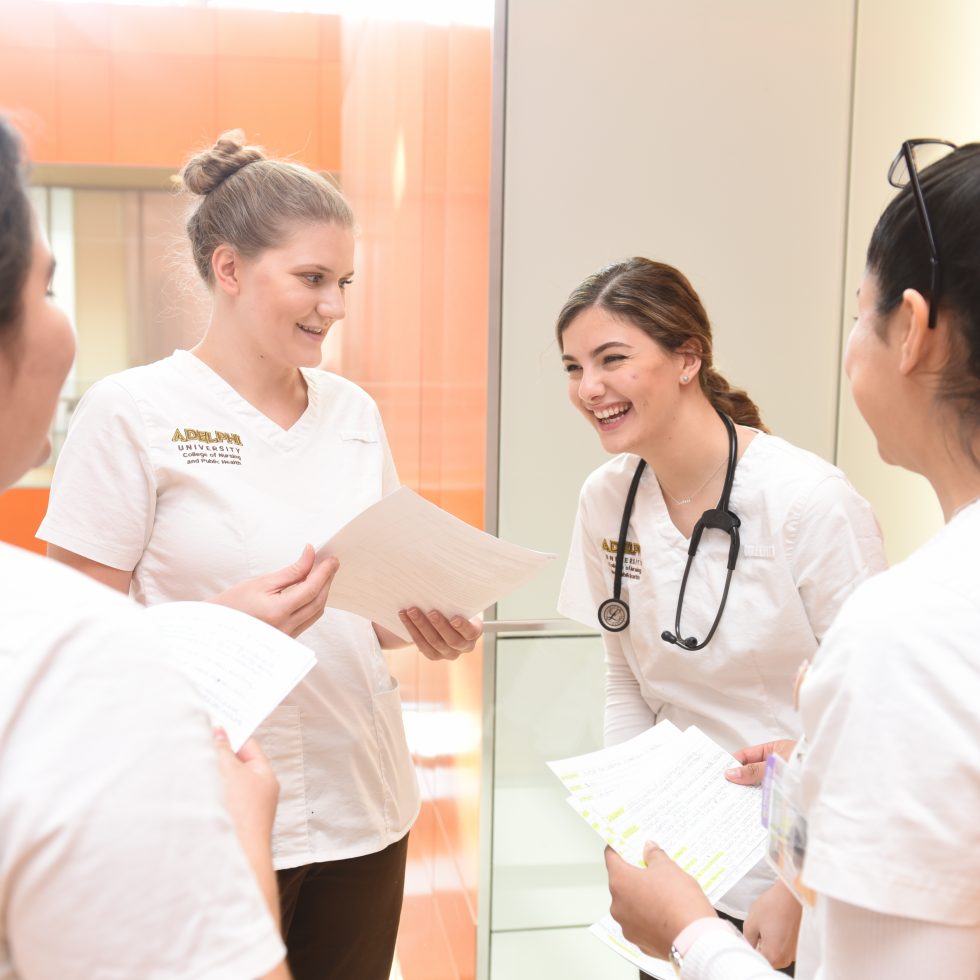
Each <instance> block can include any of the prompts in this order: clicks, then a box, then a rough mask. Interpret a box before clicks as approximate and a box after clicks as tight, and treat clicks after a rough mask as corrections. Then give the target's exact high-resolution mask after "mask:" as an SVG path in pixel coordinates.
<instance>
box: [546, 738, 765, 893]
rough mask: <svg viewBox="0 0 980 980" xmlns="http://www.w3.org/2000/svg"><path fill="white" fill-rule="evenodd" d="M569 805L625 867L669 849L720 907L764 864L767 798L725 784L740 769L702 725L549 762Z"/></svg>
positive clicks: (752, 789)
mask: <svg viewBox="0 0 980 980" xmlns="http://www.w3.org/2000/svg"><path fill="white" fill-rule="evenodd" d="M548 765H549V766H550V767H551V769H552V771H553V772H554V773H555V775H556V776H558V778H559V779H560V780H561V781H562V783H563V784H564V785H565V789H566V790H567V791H568V792H569V793H570V794H571V795H570V796H569V797H568V803H569V805H570V806H571V807H572V808H573V809H574V810H575V812H576V813H578V814H579V816H580V817H582V819H583V820H585V821H586V823H588V824H589V826H591V827H592V828H593V830H595V831H596V833H597V834H599V836H600V837H602V839H603V840H604V841H605V842H606V843H607V844H608V845H609V846H610V847H612V848H613V849H614V850H615V851H616V852H617V853H618V854H620V855H621V856H622V857H623V859H624V860H626V861H629V862H630V863H631V864H635V865H637V866H642V865H643V845H644V844H645V843H646V842H647V841H648V840H649V841H654V842H655V843H656V844H657V845H658V846H660V847H661V848H663V850H664V851H666V852H667V854H669V855H670V857H671V858H672V859H673V860H674V861H676V862H677V864H679V865H680V866H681V867H682V868H683V869H684V870H685V871H687V872H688V873H689V874H690V875H692V876H693V877H694V878H695V879H696V880H697V882H698V884H700V885H701V887H702V888H703V889H704V892H705V894H706V895H707V896H708V898H709V900H710V901H712V902H716V901H717V900H718V899H720V898H721V897H722V895H724V894H725V893H726V892H727V891H728V890H729V889H730V888H731V887H732V886H733V885H734V884H735V883H736V882H737V881H738V880H739V879H740V878H742V877H743V876H744V875H746V874H747V873H748V872H749V871H750V870H751V869H752V868H753V867H754V866H755V865H756V864H757V863H758V862H759V860H760V859H761V858H762V857H763V855H764V853H765V846H766V832H765V829H764V828H763V826H762V822H761V819H760V814H761V803H762V800H761V790H760V787H758V786H739V785H737V784H735V783H730V782H728V780H726V779H725V777H724V772H725V770H726V769H729V768H731V767H732V766H736V765H738V763H737V762H736V760H735V759H734V758H733V757H732V756H730V755H729V754H728V753H727V752H726V751H725V750H724V749H722V748H720V747H719V746H718V745H716V744H715V743H714V742H712V741H711V739H710V738H708V736H707V735H705V734H704V733H703V732H702V731H701V730H700V729H698V728H696V727H695V726H694V725H692V726H690V727H689V728H688V729H687V730H686V731H684V732H680V731H679V730H678V729H677V728H676V727H675V726H674V725H672V724H671V723H670V722H667V721H664V722H661V723H660V724H659V725H655V726H654V727H653V728H650V729H648V730H647V731H645V732H643V733H641V734H640V735H637V736H636V737H635V738H632V739H630V740H629V741H628V742H622V743H621V744H619V745H615V746H612V747H611V748H609V749H603V750H602V751H599V752H591V753H589V754H588V755H582V756H576V757H574V758H570V759H561V760H558V761H556V762H549V763H548Z"/></svg>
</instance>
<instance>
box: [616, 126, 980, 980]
mask: <svg viewBox="0 0 980 980" xmlns="http://www.w3.org/2000/svg"><path fill="white" fill-rule="evenodd" d="M918 142H919V141H912V142H910V143H908V144H905V145H904V146H903V148H902V152H901V154H900V158H901V159H903V160H905V161H907V163H908V164H910V165H911V166H908V167H905V168H904V169H905V170H906V171H907V179H908V185H907V186H905V188H904V189H903V190H902V191H901V192H900V193H899V194H898V195H896V197H895V198H894V200H893V201H892V202H891V203H890V204H889V206H888V207H887V208H886V210H885V212H884V214H883V215H882V217H881V219H880V220H879V222H878V224H877V226H876V228H875V230H874V233H873V235H872V237H871V242H870V244H869V246H868V253H867V265H866V270H865V276H864V281H863V283H862V285H861V289H860V293H859V300H858V319H857V322H856V324H855V326H854V329H853V330H852V332H851V337H850V340H849V342H848V346H847V352H846V355H845V362H844V363H845V368H846V371H847V374H848V377H849V379H850V383H851V389H852V392H853V394H854V399H855V401H856V402H857V405H858V408H859V409H860V411H861V414H862V415H863V416H864V419H865V421H866V422H867V423H868V425H869V426H870V427H871V429H872V431H873V432H874V435H875V437H876V438H877V441H878V451H879V453H880V454H881V457H882V459H884V460H885V461H886V462H889V463H894V464H896V465H900V466H903V467H904V468H905V469H908V470H911V471H913V472H916V473H921V474H922V475H923V476H925V477H926V479H927V480H929V482H930V483H931V484H932V487H933V489H934V491H935V493H936V496H937V498H938V500H939V503H940V505H941V507H942V510H943V514H944V516H945V519H946V526H945V527H944V528H943V529H942V530H941V531H940V532H939V533H938V534H936V535H935V536H934V537H933V538H932V540H930V541H929V542H927V543H926V544H925V545H924V546H923V547H921V548H920V549H919V550H918V551H917V552H915V553H914V554H913V555H912V556H911V557H909V558H908V559H906V560H905V561H904V562H902V563H901V564H899V565H897V566H895V567H894V568H892V569H891V570H890V571H888V572H886V573H884V574H882V575H879V576H877V577H876V578H874V579H873V580H871V581H869V582H867V583H865V584H864V585H863V586H861V588H859V589H858V590H857V592H855V594H854V595H853V596H852V597H851V598H850V599H849V600H848V601H847V603H846V604H845V605H844V607H843V609H842V610H841V612H840V614H839V616H838V617H837V619H836V620H835V622H834V624H833V626H832V627H831V629H830V630H829V631H828V633H827V635H826V637H825V638H824V641H823V643H822V644H821V647H820V651H819V653H818V654H817V656H816V658H815V660H814V662H813V664H812V665H811V667H810V669H809V670H808V672H807V674H806V676H805V678H804V680H803V683H802V685H801V690H800V715H801V720H802V725H803V739H802V741H801V742H800V744H799V746H798V747H797V749H796V750H795V753H794V754H793V756H792V758H791V762H790V764H789V767H788V769H787V770H786V772H785V773H784V774H783V775H782V776H781V777H780V781H778V782H777V788H779V787H780V786H782V785H790V784H792V783H794V782H795V783H797V784H798V787H799V806H800V810H801V818H800V820H798V821H797V822H796V824H795V826H796V839H797V841H798V844H799V846H800V849H801V850H803V851H804V853H805V856H804V857H803V863H802V875H801V884H802V886H803V897H804V900H805V904H806V905H807V908H806V914H805V918H804V927H803V930H802V934H801V941H800V956H799V960H798V976H800V977H803V978H808V977H820V978H825V980H851V978H853V980H867V978H872V977H874V978H877V977H888V978H895V980H905V978H908V980H912V978H916V980H918V978H922V977H930V978H932V977H937V978H939V977H941V978H942V980H976V977H977V976H978V970H980V722H978V705H980V647H978V637H980V575H978V573H977V568H976V561H977V554H978V553H980V144H971V145H969V146H964V147H961V148H959V149H957V150H955V151H953V152H951V153H949V154H948V155H947V156H945V157H944V158H943V159H941V160H939V161H938V162H936V163H934V164H933V165H932V166H929V167H928V168H926V169H924V170H923V172H922V173H919V174H917V173H916V171H915V160H916V156H917V155H918V154H921V153H923V152H924V151H928V150H930V149H931V147H928V146H926V147H922V146H921V145H920V146H916V143H918ZM902 169H903V167H902V166H901V165H899V166H895V167H893V170H892V171H891V176H892V179H893V182H895V183H904V182H905V181H903V179H902V177H901V174H900V171H901V170H902ZM771 751H772V747H771V746H757V747H756V748H755V749H753V750H748V751H747V752H746V753H745V758H746V759H749V760H752V765H751V766H750V767H746V768H747V769H751V770H753V771H752V772H747V773H746V774H745V780H744V781H748V780H749V779H752V778H755V776H756V775H757V773H756V772H755V771H754V770H757V769H758V768H759V767H760V764H761V762H762V761H763V760H765V759H766V758H767V757H768V756H769V755H770V753H771ZM607 863H608V865H609V869H610V883H611V890H612V893H613V914H614V915H615V916H616V917H617V918H618V919H619V921H620V922H621V924H622V925H623V927H624V931H625V933H626V935H627V936H628V937H630V938H632V939H633V940H634V941H635V942H637V943H639V945H640V946H641V947H643V948H644V949H647V950H649V951H651V952H656V953H659V954H661V955H663V954H665V953H666V951H667V949H668V948H669V947H671V945H672V944H673V950H672V952H671V955H672V958H673V959H674V960H675V962H676V963H678V964H682V967H681V970H680V975H681V976H682V977H684V978H685V980H701V978H711V980H749V978H757V977H765V976H769V974H770V971H769V967H768V965H767V964H766V963H765V962H764V960H762V958H761V957H759V956H758V955H757V954H756V953H755V952H754V951H753V950H752V949H751V948H749V946H748V945H747V944H745V943H744V942H743V941H742V940H741V939H740V938H738V937H737V936H735V935H733V934H731V933H730V932H727V931H726V929H725V926H724V925H723V924H721V923H719V922H718V921H717V919H715V918H714V912H713V910H712V909H711V907H710V905H708V904H707V902H706V901H705V899H704V896H703V895H702V894H701V893H700V890H699V889H698V887H697V885H696V884H695V883H694V881H693V880H692V879H691V878H689V877H688V876H687V875H686V874H685V873H684V872H683V871H681V870H680V868H679V867H677V865H675V864H673V863H672V862H671V861H670V860H669V859H668V858H667V856H666V855H665V854H664V853H663V852H662V851H660V850H659V849H657V848H656V847H653V846H649V847H648V849H647V863H648V867H647V868H646V869H645V870H639V869H634V868H630V867H628V866H626V865H625V864H624V862H622V861H620V860H619V858H618V857H616V856H615V855H609V856H607Z"/></svg>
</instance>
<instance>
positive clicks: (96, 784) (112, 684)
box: [0, 624, 283, 980]
mask: <svg viewBox="0 0 980 980" xmlns="http://www.w3.org/2000/svg"><path fill="white" fill-rule="evenodd" d="M88 629H89V630H90V631H91V632H90V633H85V632H83V630H74V631H73V633H72V635H71V636H70V637H68V638H67V639H66V640H65V641H64V642H65V644H66V646H68V647H69V649H67V650H66V651H65V652H64V654H62V653H60V652H59V650H58V649H52V650H49V651H48V661H49V662H50V664H51V665H52V666H49V667H46V668H45V670H44V671H43V672H41V673H40V674H39V675H38V678H37V680H36V681H35V683H34V686H33V689H32V690H31V691H30V697H28V698H26V699H25V700H24V701H23V703H22V706H21V709H20V711H19V714H18V717H17V719H16V722H15V724H14V726H13V728H12V729H11V730H10V731H9V732H8V735H9V737H7V738H5V744H4V777H5V779H4V788H3V794H2V795H3V806H2V807H0V834H2V839H3V849H2V855H3V856H4V857H6V858H8V859H9V857H10V856H11V855H13V857H14V860H13V862H12V863H11V864H9V865H7V866H6V867H4V868H3V889H4V892H5V895H4V898H5V906H6V907H5V920H6V921H5V923H4V925H5V932H6V936H5V939H6V946H7V948H8V950H9V952H10V954H11V957H12V966H13V972H14V974H15V975H16V976H17V977H19V978H21V980H46V978H50V977H57V978H59V980H93V978H115V977H154V978H155V980H178V978H179V980H193V978H201V980H204V978H207V980H254V978H255V977H257V976H260V975H262V974H263V973H266V972H268V971H269V970H271V969H272V968H273V967H274V966H275V965H276V964H277V963H278V962H280V961H281V959H282V957H283V946H282V942H281V940H280V938H279V935H278V931H277V929H276V927H275V925H274V923H273V921H272V918H271V916H270V915H269V912H268V909H267V907H266V904H265V901H264V900H263V898H262V895H261V892H260V890H259V887H258V884H257V883H256V881H255V879H254V877H253V875H252V873H251V870H250V868H249V866H248V864H247V861H246V859H245V856H244V854H243V853H242V851H241V848H240V847H239V845H238V841H237V838H236V836H235V831H234V828H233V827H232V824H231V820H230V817H229V816H228V813H227V811H226V810H225V807H224V803H223V798H222V790H221V785H220V783H219V777H218V772H217V760H216V756H215V748H214V744H213V741H212V737H211V733H210V728H209V726H208V723H207V719H206V718H205V716H204V715H203V713H202V712H201V711H200V710H199V709H197V708H195V707H192V704H193V698H192V695H191V693H190V691H189V689H188V688H187V686H186V684H185V682H184V681H183V679H182V678H180V677H178V676H177V675H176V673H175V672H174V671H172V670H171V669H169V668H167V667H166V666H165V665H163V664H159V663H157V662H155V661H150V660H148V658H146V657H144V656H143V653H144V652H145V650H146V649H147V648H148V646H149V644H148V642H147V640H146V636H145V632H144V630H143V628H142V626H140V627H139V628H131V629H129V630H128V631H127V632H121V631H120V630H119V627H118V624H117V626H116V629H114V630H113V631H112V632H109V631H108V630H106V629H105V628H101V627H100V628H95V627H88ZM140 647H142V648H143V649H142V650H141V649H140ZM3 863H4V864H7V862H6V861H4V862H3Z"/></svg>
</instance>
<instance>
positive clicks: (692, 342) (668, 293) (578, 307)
mask: <svg viewBox="0 0 980 980" xmlns="http://www.w3.org/2000/svg"><path fill="white" fill-rule="evenodd" d="M593 306H595V307H598V308H599V309H602V310H605V311H606V312H607V313H609V314H611V315H612V316H616V317H618V318H620V319H621V320H627V321H628V322H630V323H632V324H634V325H635V326H637V327H639V328H640V329H641V330H642V331H643V332H644V333H645V334H646V335H647V336H648V337H650V339H651V340H654V341H656V343H658V344H659V345H660V346H661V347H663V348H664V349H665V350H668V351H671V352H673V351H677V350H679V349H680V348H681V347H683V346H684V345H688V346H689V347H690V348H691V349H693V350H695V351H696V352H697V353H698V354H699V356H700V357H701V370H700V372H699V373H698V380H699V382H700V384H701V390H702V391H703V392H704V393H705V395H706V396H707V398H708V401H710V402H711V404H712V405H713V406H714V407H715V408H716V409H718V410H719V411H722V412H724V413H725V414H726V415H728V416H729V417H730V418H731V419H733V420H734V421H735V422H737V423H739V424H740V425H748V426H751V427H752V428H754V429H761V430H762V431H763V432H768V431H769V430H768V429H767V428H766V427H765V425H763V422H762V417H761V416H760V414H759V409H758V408H757V407H756V405H755V403H754V402H753V401H752V399H751V398H749V396H748V395H747V394H746V393H745V392H744V391H742V390H741V389H739V388H732V386H731V385H730V384H729V383H728V382H727V381H726V380H725V379H724V378H723V377H722V376H721V375H720V374H719V373H718V372H717V371H716V370H715V369H714V367H713V366H712V344H711V324H710V322H709V321H708V314H707V313H706V312H705V309H704V306H703V305H702V303H701V300H700V298H699V297H698V294H697V293H696V292H695V291H694V288H693V287H692V286H691V284H690V283H689V282H688V281H687V279H686V277H685V276H684V275H683V274H682V273H681V272H679V271H678V270H677V269H675V268H674V267H673V266H670V265H665V264H664V263H663V262H654V261H652V260H651V259H644V258H632V259H627V260H626V261H625V262H617V263H615V264H614V265H607V266H606V267H605V268H604V269H600V270H599V271H598V272H596V273H595V274H593V275H591V276H589V278H588V279H586V280H585V282H583V283H582V284H581V285H580V286H579V287H578V288H577V289H576V290H575V291H574V292H573V293H572V295H571V296H569V297H568V299H567V300H566V302H565V305H564V306H563V307H562V311H561V313H560V314H559V315H558V323H557V325H556V328H555V332H556V334H557V336H558V344H559V346H560V345H561V342H562V334H564V332H565V331H566V330H567V329H568V327H569V326H570V325H571V322H572V321H573V320H574V319H575V318H576V317H577V316H578V315H579V314H580V313H582V312H583V311H585V310H587V309H589V308H590V307H593Z"/></svg>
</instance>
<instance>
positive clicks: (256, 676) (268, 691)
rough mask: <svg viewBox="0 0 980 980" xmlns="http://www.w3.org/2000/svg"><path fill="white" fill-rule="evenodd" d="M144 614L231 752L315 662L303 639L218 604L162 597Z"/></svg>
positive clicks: (237, 747) (240, 745) (235, 749)
mask: <svg viewBox="0 0 980 980" xmlns="http://www.w3.org/2000/svg"><path fill="white" fill-rule="evenodd" d="M146 615H147V616H152V617H153V619H154V627H155V629H156V631H157V633H158V635H159V636H160V637H161V638H162V639H163V641H164V642H165V643H166V644H167V646H168V648H169V650H170V653H171V657H172V661H173V663H175V664H176V665H177V667H178V668H179V669H180V670H181V671H182V672H183V673H184V674H185V675H186V676H187V677H188V679H189V680H190V681H191V684H192V685H193V686H194V688H195V689H196V690H197V693H198V695H199V696H200V698H201V700H202V701H203V703H204V706H205V708H206V709H207V712H208V714H209V715H210V716H211V720H212V722H213V723H214V724H215V725H220V726H221V727H222V728H224V730H225V731H226V732H227V733H228V741H229V742H230V743H231V747H232V749H233V750H234V751H235V752H237V751H238V750H239V749H240V748H241V747H242V745H243V744H244V743H245V741H246V740H247V739H248V737H249V736H250V735H251V734H252V733H253V732H254V731H255V729H256V728H258V727H259V725H260V724H261V723H262V722H263V721H264V720H265V719H266V717H268V715H269V713H270V712H271V711H272V709H273V708H275V707H276V706H277V705H278V704H279V702H280V701H282V699H283V698H284V697H285V696H286V695H287V694H288V693H289V692H290V691H291V690H292V689H293V688H294V687H295V686H296V685H297V684H298V683H299V682H300V680H301V679H302V678H303V677H304V676H305V675H306V674H307V673H308V672H309V671H310V670H311V669H312V667H313V665H314V664H315V663H316V657H315V656H314V655H313V651H312V650H310V649H309V648H308V647H305V646H303V644H302V643H297V642H296V640H294V639H292V638H291V637H288V636H286V634H285V633H283V632H281V631H280V630H277V629H275V628H274V627H272V626H269V625H268V624H267V623H263V622H262V621H261V620H258V619H255V618H254V617H253V616H248V615H246V614H245V613H242V612H238V611H237V610H235V609H229V608H228V607H227V606H221V605H218V604H217V603H213V602H165V603H161V604H160V605H158V606H150V607H149V608H148V609H147V610H146Z"/></svg>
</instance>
